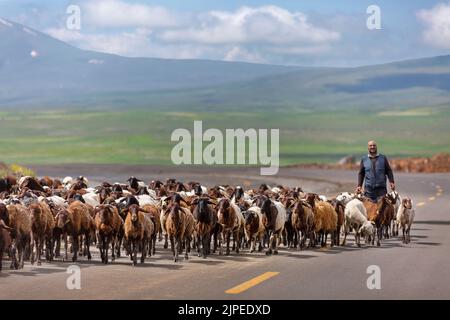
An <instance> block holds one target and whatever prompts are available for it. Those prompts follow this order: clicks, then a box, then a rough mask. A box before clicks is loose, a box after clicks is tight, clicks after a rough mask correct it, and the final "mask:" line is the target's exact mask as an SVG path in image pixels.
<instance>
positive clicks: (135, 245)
mask: <svg viewBox="0 0 450 320" xmlns="http://www.w3.org/2000/svg"><path fill="white" fill-rule="evenodd" d="M131 245H132V256H133V266H135V265H137V249H138V248H137V247H138V244H137V243H136V239H133V240H132V244H131Z"/></svg>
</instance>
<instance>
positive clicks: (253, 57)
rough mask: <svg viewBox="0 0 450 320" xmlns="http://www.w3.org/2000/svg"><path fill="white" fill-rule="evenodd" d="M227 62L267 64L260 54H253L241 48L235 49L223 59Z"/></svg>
mask: <svg viewBox="0 0 450 320" xmlns="http://www.w3.org/2000/svg"><path fill="white" fill-rule="evenodd" d="M223 60H225V61H244V62H253V63H263V62H266V61H265V60H264V59H263V58H262V57H261V56H260V55H259V54H258V53H251V52H249V51H247V50H245V49H242V48H240V47H233V48H231V50H230V51H228V52H227V53H226V55H225V57H224V58H223Z"/></svg>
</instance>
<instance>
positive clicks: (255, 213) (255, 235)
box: [242, 206, 266, 253]
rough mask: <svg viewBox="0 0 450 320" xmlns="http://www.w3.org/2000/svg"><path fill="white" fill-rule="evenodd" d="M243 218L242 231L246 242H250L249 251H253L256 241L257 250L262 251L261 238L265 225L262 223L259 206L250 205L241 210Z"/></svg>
mask: <svg viewBox="0 0 450 320" xmlns="http://www.w3.org/2000/svg"><path fill="white" fill-rule="evenodd" d="M242 215H243V216H244V218H245V226H244V233H245V237H246V239H247V242H248V243H249V244H250V253H252V252H254V251H255V247H256V242H258V243H259V247H258V251H262V249H263V247H262V244H261V240H262V239H263V238H264V234H265V232H266V227H265V226H264V223H263V216H262V214H261V208H260V207H257V206H253V207H250V208H249V209H248V210H247V211H244V212H242Z"/></svg>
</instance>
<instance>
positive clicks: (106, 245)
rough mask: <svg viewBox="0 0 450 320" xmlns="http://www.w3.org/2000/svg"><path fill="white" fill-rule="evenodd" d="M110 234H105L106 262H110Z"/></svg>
mask: <svg viewBox="0 0 450 320" xmlns="http://www.w3.org/2000/svg"><path fill="white" fill-rule="evenodd" d="M109 242H110V236H105V242H104V244H105V248H104V249H103V250H105V264H108V249H109Z"/></svg>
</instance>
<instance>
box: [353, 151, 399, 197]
mask: <svg viewBox="0 0 450 320" xmlns="http://www.w3.org/2000/svg"><path fill="white" fill-rule="evenodd" d="M386 176H387V177H388V179H389V181H390V182H394V174H393V173H392V169H391V166H390V165H389V162H388V160H387V158H386V157H385V156H384V155H382V154H378V155H376V156H373V157H371V156H370V157H369V155H366V156H364V157H362V159H361V164H360V167H359V175H358V186H360V187H361V186H362V184H363V181H364V189H365V190H374V189H386Z"/></svg>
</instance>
